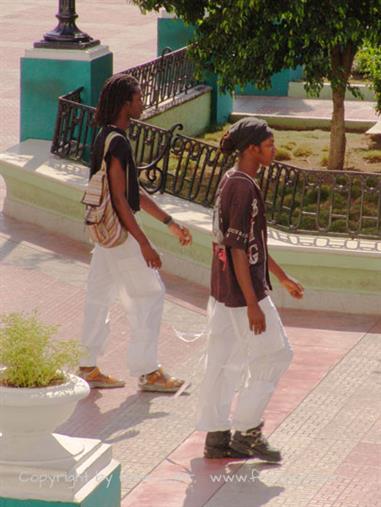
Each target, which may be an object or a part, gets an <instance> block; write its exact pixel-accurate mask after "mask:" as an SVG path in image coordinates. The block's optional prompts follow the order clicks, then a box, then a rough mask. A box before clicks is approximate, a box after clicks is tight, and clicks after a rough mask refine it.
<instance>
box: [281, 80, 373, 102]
mask: <svg viewBox="0 0 381 507" xmlns="http://www.w3.org/2000/svg"><path fill="white" fill-rule="evenodd" d="M354 87H355V88H358V89H359V90H360V91H361V93H362V95H363V98H358V97H354V96H353V95H352V93H351V92H350V91H349V90H347V91H346V93H345V100H357V101H361V100H366V101H369V102H375V101H376V96H375V93H374V91H373V90H372V89H371V88H370V86H368V85H366V84H357V85H354ZM288 96H289V97H295V98H297V99H321V100H331V99H332V89H331V85H330V84H329V83H324V85H323V88H322V90H321V92H320V95H319V96H318V97H315V96H312V95H309V94H308V93H307V92H306V90H305V89H304V82H303V81H290V82H289V83H288Z"/></svg>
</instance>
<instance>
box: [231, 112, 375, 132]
mask: <svg viewBox="0 0 381 507" xmlns="http://www.w3.org/2000/svg"><path fill="white" fill-rule="evenodd" d="M248 116H255V117H256V118H260V119H262V120H266V121H267V123H268V124H269V126H270V127H272V128H278V129H283V130H315V129H321V130H330V128H331V118H318V117H312V116H311V117H306V116H294V115H292V116H291V115H277V114H256V113H239V112H234V111H233V112H232V114H231V115H230V120H231V121H232V122H233V123H234V122H236V121H238V120H240V119H241V118H246V117H248ZM373 125H374V121H368V120H345V127H346V130H347V132H366V131H367V130H368V129H370V128H371V127H372V126H373Z"/></svg>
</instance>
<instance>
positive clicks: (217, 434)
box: [204, 430, 248, 459]
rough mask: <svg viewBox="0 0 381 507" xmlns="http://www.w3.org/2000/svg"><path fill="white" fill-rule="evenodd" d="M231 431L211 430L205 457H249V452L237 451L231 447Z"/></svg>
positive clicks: (207, 436)
mask: <svg viewBox="0 0 381 507" xmlns="http://www.w3.org/2000/svg"><path fill="white" fill-rule="evenodd" d="M230 439H231V433H230V431H229V430H226V431H209V432H208V433H207V435H206V440H205V447H204V458H208V459H223V458H230V459H233V458H235V459H247V458H248V456H247V454H244V453H241V452H238V451H235V450H234V449H232V448H231V447H230Z"/></svg>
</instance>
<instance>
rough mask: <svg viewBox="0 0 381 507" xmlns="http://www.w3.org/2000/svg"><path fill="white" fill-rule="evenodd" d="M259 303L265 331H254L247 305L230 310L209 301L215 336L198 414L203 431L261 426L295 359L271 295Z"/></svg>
mask: <svg viewBox="0 0 381 507" xmlns="http://www.w3.org/2000/svg"><path fill="white" fill-rule="evenodd" d="M259 305H260V307H261V309H262V311H263V312H264V314H265V317H266V331H265V332H264V333H261V334H259V335H255V334H254V332H253V331H251V330H250V328H249V321H248V318H247V308H246V307H240V308H228V307H226V306H225V305H224V304H222V303H219V302H217V301H216V300H215V299H213V298H210V300H209V305H208V319H209V329H210V334H209V341H208V354H207V361H206V372H205V377H204V380H203V382H202V384H201V389H200V399H199V407H198V414H197V429H199V430H202V431H223V430H228V429H235V430H238V431H246V430H248V429H250V428H254V427H256V426H258V425H259V424H260V422H261V420H262V416H263V412H264V410H265V408H266V406H267V404H268V402H269V401H270V398H271V395H272V393H273V392H274V389H275V387H276V385H277V383H278V381H279V379H280V377H281V376H282V374H283V373H284V372H285V371H286V369H287V368H288V366H289V364H290V362H291V360H292V355H293V354H292V350H291V348H290V345H289V342H288V339H287V336H286V334H285V331H284V328H283V325H282V322H281V320H280V317H279V314H278V311H277V309H276V308H275V306H274V304H273V302H272V301H271V299H270V297H266V298H265V299H263V300H262V301H260V302H259ZM236 393H237V398H236V399H235V400H234V403H233V398H235V395H236ZM232 405H233V407H232Z"/></svg>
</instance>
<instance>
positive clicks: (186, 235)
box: [168, 222, 192, 246]
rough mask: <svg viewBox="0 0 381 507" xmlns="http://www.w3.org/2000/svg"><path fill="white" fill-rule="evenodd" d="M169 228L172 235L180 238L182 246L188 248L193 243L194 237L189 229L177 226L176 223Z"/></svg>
mask: <svg viewBox="0 0 381 507" xmlns="http://www.w3.org/2000/svg"><path fill="white" fill-rule="evenodd" d="M168 227H169V230H170V231H171V233H172V234H173V235H174V236H177V237H178V238H179V242H180V243H181V245H182V246H188V245H190V244H191V243H192V235H191V233H190V232H189V229H187V228H186V227H183V226H181V225H179V224H177V223H176V222H173V223H171V224H170V225H169V226H168Z"/></svg>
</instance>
